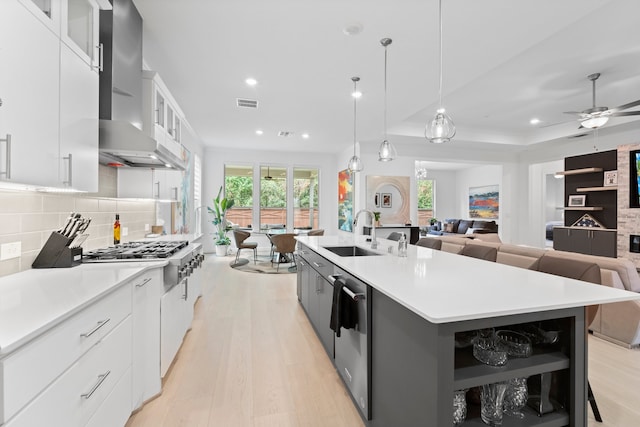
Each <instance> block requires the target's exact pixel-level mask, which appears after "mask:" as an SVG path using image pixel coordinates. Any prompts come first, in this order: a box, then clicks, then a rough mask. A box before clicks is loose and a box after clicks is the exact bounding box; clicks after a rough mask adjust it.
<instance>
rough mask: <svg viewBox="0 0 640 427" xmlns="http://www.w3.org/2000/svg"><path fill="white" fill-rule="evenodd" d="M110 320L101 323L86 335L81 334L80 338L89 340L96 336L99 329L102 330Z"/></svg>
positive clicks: (85, 333)
mask: <svg viewBox="0 0 640 427" xmlns="http://www.w3.org/2000/svg"><path fill="white" fill-rule="evenodd" d="M109 320H111V319H105V320H101V321H99V322H98V324H97V325H96V327H95V328H93V329H92V330H90V331H89V332H84V333H82V334H80V336H81V337H82V338H89V337H90V336H91V335H93V334H95V333H96V332H97V331H98V329H100V328H102V327H103V326H104V325H106V324H107V323H108V322H109Z"/></svg>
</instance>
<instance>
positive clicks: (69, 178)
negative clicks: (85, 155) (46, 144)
mask: <svg viewBox="0 0 640 427" xmlns="http://www.w3.org/2000/svg"><path fill="white" fill-rule="evenodd" d="M63 159H64V160H67V161H69V174H68V179H67V180H66V181H62V183H63V184H64V185H66V186H68V187H71V186H72V185H73V156H72V155H71V153H69V155H68V156H67V157H63Z"/></svg>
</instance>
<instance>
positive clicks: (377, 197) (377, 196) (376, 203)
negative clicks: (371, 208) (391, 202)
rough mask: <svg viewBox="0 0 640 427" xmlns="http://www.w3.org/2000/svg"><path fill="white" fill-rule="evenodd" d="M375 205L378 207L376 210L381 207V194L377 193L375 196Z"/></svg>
mask: <svg viewBox="0 0 640 427" xmlns="http://www.w3.org/2000/svg"><path fill="white" fill-rule="evenodd" d="M374 199H375V200H374V205H375V206H376V208H379V207H380V193H376V194H375V196H374Z"/></svg>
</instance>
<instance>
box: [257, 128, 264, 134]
mask: <svg viewBox="0 0 640 427" xmlns="http://www.w3.org/2000/svg"><path fill="white" fill-rule="evenodd" d="M263 133H264V132H263V131H262V130H261V129H258V130H257V131H256V135H262V134H263Z"/></svg>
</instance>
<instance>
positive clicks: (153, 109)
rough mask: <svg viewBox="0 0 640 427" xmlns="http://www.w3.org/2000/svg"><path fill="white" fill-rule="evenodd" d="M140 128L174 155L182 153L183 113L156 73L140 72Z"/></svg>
mask: <svg viewBox="0 0 640 427" xmlns="http://www.w3.org/2000/svg"><path fill="white" fill-rule="evenodd" d="M142 97H143V102H142V115H143V120H142V121H143V123H142V128H143V130H144V132H145V133H146V134H147V135H149V136H150V137H151V138H153V139H155V140H156V141H158V142H159V143H160V144H162V145H163V146H165V147H166V148H168V149H169V150H170V151H172V152H173V153H174V154H175V155H177V156H181V155H182V144H181V143H180V142H181V138H182V126H183V123H184V122H185V119H184V114H183V113H182V111H181V110H180V107H179V106H178V104H177V102H176V101H175V99H174V98H173V96H171V92H169V89H168V88H167V86H166V85H165V84H164V82H163V80H162V79H161V78H160V76H159V75H158V73H156V72H155V71H149V70H144V71H143V72H142Z"/></svg>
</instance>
